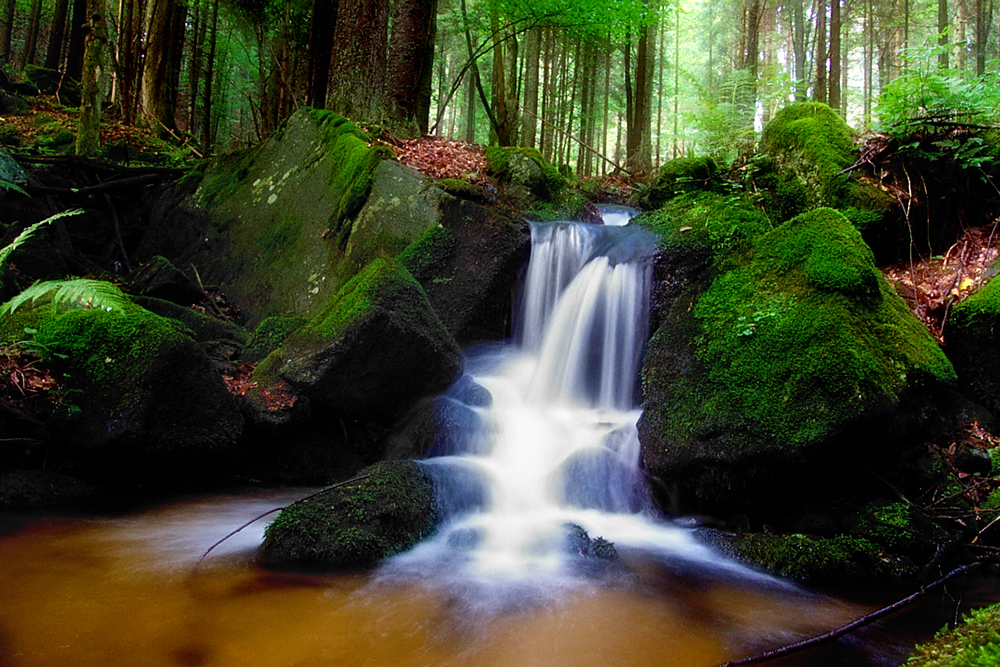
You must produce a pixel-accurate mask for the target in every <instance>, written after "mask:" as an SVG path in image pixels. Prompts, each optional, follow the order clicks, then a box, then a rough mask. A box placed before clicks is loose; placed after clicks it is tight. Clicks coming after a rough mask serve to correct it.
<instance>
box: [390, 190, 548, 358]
mask: <svg viewBox="0 0 1000 667" xmlns="http://www.w3.org/2000/svg"><path fill="white" fill-rule="evenodd" d="M530 247H531V232H530V230H529V229H528V224H527V223H526V222H524V221H523V220H515V219H514V218H512V217H510V216H508V215H506V214H504V213H503V212H501V211H499V210H497V209H496V208H490V207H486V206H481V205H479V204H477V203H475V202H471V201H468V200H462V199H455V198H449V199H447V200H445V201H444V202H443V203H442V217H441V224H440V225H439V226H436V227H433V228H431V229H429V230H428V231H427V232H425V233H424V235H423V236H422V237H421V238H420V239H419V240H418V241H417V242H415V243H413V244H412V245H410V246H409V247H408V248H407V249H406V250H405V251H404V252H403V253H402V254H401V255H400V257H399V259H400V262H402V264H403V265H404V266H405V267H406V268H407V269H408V270H409V271H410V273H412V274H413V277H414V278H416V279H417V281H418V282H419V283H420V284H421V286H422V287H423V288H424V291H425V292H426V293H427V297H428V299H430V302H431V305H432V306H433V307H434V311H435V312H436V313H437V314H438V317H440V318H441V321H442V322H443V323H444V325H445V327H447V328H448V331H450V332H451V333H452V335H453V336H455V338H456V339H457V340H458V341H459V343H461V344H462V345H469V344H472V343H476V342H481V341H484V340H497V339H500V338H503V337H504V336H507V335H509V334H510V317H511V313H512V312H513V297H514V289H513V288H514V286H515V285H516V283H517V276H518V273H519V271H520V270H521V267H522V265H523V264H524V261H525V259H526V258H527V255H528V252H529V251H530Z"/></svg>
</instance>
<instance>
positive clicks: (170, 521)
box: [0, 490, 994, 667]
mask: <svg viewBox="0 0 1000 667" xmlns="http://www.w3.org/2000/svg"><path fill="white" fill-rule="evenodd" d="M304 493H305V492H304V491H302V490H293V491H286V492H280V493H267V494H244V495H229V496H213V497H209V498H199V499H189V500H185V501H182V502H177V503H172V504H167V505H163V506H160V507H156V508H153V509H149V510H146V511H142V512H137V513H134V514H130V515H127V516H118V517H85V518H79V517H77V518H59V517H44V518H43V517H37V516H35V517H15V516H10V515H7V516H6V517H4V520H3V522H2V523H0V531H2V532H0V665H4V666H10V667H48V666H52V667H56V666H58V667H64V666H67V665H74V666H79V667H85V666H89V665H93V666H95V667H97V666H100V667H112V666H116V665H121V666H126V665H127V666H129V667H136V666H150V667H161V666H162V667H166V666H201V665H206V666H208V665H211V666H219V667H223V666H229V665H232V666H237V665H239V666H247V665H252V666H257V665H260V666H271V665H274V666H278V665H288V666H296V667H297V666H303V667H304V666H323V665H368V666H372V667H377V666H383V665H385V666H388V665H393V666H396V665H413V666H431V665H483V666H493V665H496V666H500V665H539V666H543V665H574V666H575V665H601V666H610V665H621V666H630V665H651V664H661V665H674V666H678V667H680V666H687V665H690V666H696V665H698V666H700V665H706V666H707V665H717V664H719V663H722V662H725V661H727V660H734V659H737V658H740V657H744V656H747V655H751V654H753V653H756V652H757V651H759V650H762V649H764V648H768V647H773V646H776V645H780V644H783V643H786V642H790V641H794V640H796V639H800V638H802V637H805V636H809V635H812V634H817V633H819V632H823V631H825V630H828V629H830V628H833V627H836V626H839V625H841V624H843V623H845V622H847V621H849V620H851V619H853V618H855V617H857V616H860V615H861V614H863V613H865V612H866V611H869V610H871V609H873V608H874V607H875V605H876V601H875V600H874V597H872V596H869V597H872V599H870V600H869V601H868V602H866V603H857V602H849V601H845V600H843V599H838V598H836V597H833V596H829V595H821V594H816V593H810V592H807V591H803V590H801V589H793V588H788V587H769V586H764V587H761V586H746V585H741V584H739V583H734V582H728V583H727V582H711V581H702V582H698V583H696V584H692V583H691V582H689V581H685V580H684V579H683V575H682V576H681V577H677V576H675V575H670V576H664V575H661V574H657V573H652V574H651V573H649V572H643V571H642V567H641V566H640V567H638V569H637V570H636V572H634V573H633V576H631V577H630V578H629V580H630V581H631V583H628V584H623V583H622V582H621V581H617V582H614V583H601V582H598V581H594V582H588V583H582V584H580V585H579V586H573V587H568V588H564V589H563V590H560V591H559V592H558V593H557V594H555V595H553V596H552V597H550V598H548V599H546V600H545V601H544V602H541V603H535V604H525V605H524V606H523V608H517V609H505V610H503V611H501V612H498V613H494V614H483V615H474V616H470V615H469V614H468V609H467V607H465V606H463V605H462V604H460V600H458V598H460V597H461V594H462V593H461V591H456V590H447V591H446V590H443V589H436V588H435V587H434V586H432V585H427V584H428V582H406V581H393V580H391V578H390V579H388V580H386V578H385V577H379V576H378V575H377V574H372V573H364V574H350V575H331V574H315V573H312V574H309V573H290V572H274V571H270V570H267V569H264V568H262V567H260V566H259V565H258V564H257V563H256V562H255V559H254V553H255V549H256V547H257V545H258V544H259V541H260V538H261V535H262V531H263V526H262V525H263V523H265V522H264V521H262V522H259V523H258V524H255V525H254V526H252V527H251V528H248V529H246V530H244V531H242V532H240V533H238V534H237V535H236V536H234V537H233V538H232V539H230V540H227V541H226V542H224V543H223V544H222V545H220V546H219V547H218V548H216V549H215V550H214V551H213V552H212V553H211V554H210V555H209V556H208V557H207V558H206V559H205V560H204V561H203V562H202V563H201V564H200V565H198V560H199V558H200V556H201V555H202V554H203V553H204V552H205V550H206V549H208V548H209V547H210V546H211V545H212V544H214V543H215V542H216V541H217V540H218V539H219V538H221V537H222V536H224V535H226V534H227V533H228V532H229V531H231V530H233V529H235V528H236V527H238V526H239V525H240V524H242V523H243V522H244V521H246V520H248V519H250V518H252V517H254V516H256V515H258V514H260V513H262V512H264V511H266V510H268V509H270V508H273V507H276V506H280V505H283V504H286V503H288V502H290V501H291V500H293V499H294V498H296V497H299V496H301V495H304ZM993 587H994V583H993V582H992V581H990V582H989V583H988V584H982V585H980V586H979V588H980V589H984V590H985V593H984V591H983V590H980V592H979V593H978V595H982V594H985V595H988V594H989V592H990V591H991V590H993ZM954 594H955V593H954V590H953V591H952V595H954ZM883 597H887V596H886V595H883ZM936 597H937V598H940V601H939V602H932V604H929V605H927V607H928V608H931V607H933V608H934V609H937V611H936V612H934V611H933V610H932V611H928V610H927V609H924V610H923V611H921V610H920V609H916V610H912V611H910V610H908V611H907V612H904V614H902V615H897V617H894V618H897V619H898V620H896V621H893V620H890V621H888V622H885V623H880V624H878V625H876V626H875V627H874V628H871V629H869V630H866V632H864V633H861V634H858V635H854V636H852V637H850V638H848V639H847V640H842V641H840V642H837V643H836V644H833V645H827V646H824V647H823V648H822V649H818V650H814V651H812V652H810V653H805V654H799V655H798V656H795V657H792V658H787V659H785V660H783V661H781V662H774V663H771V664H776V665H785V666H790V665H834V664H844V665H855V664H870V665H882V664H898V662H899V661H900V660H901V659H902V656H903V655H905V653H906V652H907V651H908V650H909V647H910V646H912V643H913V641H915V640H916V639H917V638H919V637H922V636H926V634H927V633H928V632H932V631H933V629H934V628H936V627H939V626H940V625H941V623H943V622H944V621H945V620H947V617H948V616H949V615H950V614H951V613H953V607H954V605H953V604H952V603H951V602H950V601H949V599H947V598H946V596H936ZM907 614H909V615H910V616H909V617H908V616H907ZM935 614H936V615H935ZM893 623H895V626H894V625H893ZM896 626H898V627H896ZM900 628H902V629H900Z"/></svg>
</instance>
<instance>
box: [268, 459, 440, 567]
mask: <svg viewBox="0 0 1000 667" xmlns="http://www.w3.org/2000/svg"><path fill="white" fill-rule="evenodd" d="M435 521H436V508H435V503H434V488H433V485H432V482H431V479H430V477H429V476H428V475H427V473H426V472H425V471H424V470H423V468H421V467H420V465H419V464H418V463H416V462H414V461H410V460H403V461H383V462H382V463H379V464H377V465H374V466H372V467H370V468H366V469H364V470H362V471H361V472H359V473H358V474H357V475H356V476H355V477H354V478H353V479H351V480H348V481H346V482H342V483H340V484H338V485H336V486H334V487H331V488H329V489H326V490H324V491H322V492H320V493H318V494H316V495H314V496H311V497H309V498H304V499H302V500H300V501H298V502H296V503H293V504H292V505H289V506H288V507H286V508H285V509H283V510H282V511H281V514H279V515H278V518H276V519H275V520H274V521H273V522H272V523H271V524H270V525H269V526H268V527H267V531H266V533H265V535H264V545H263V550H262V557H263V560H264V562H265V563H267V564H269V565H276V566H288V565H308V566H318V567H323V568H329V569H353V568H363V567H370V566H371V565H374V564H375V563H376V562H378V561H379V560H382V559H384V558H388V557H390V556H393V555H395V554H397V553H399V552H401V551H404V550H406V549H408V548H410V547H412V546H413V545H415V544H416V543H417V542H418V541H419V540H421V539H423V538H424V537H426V536H428V535H429V534H430V533H431V532H432V531H433V530H434V526H435Z"/></svg>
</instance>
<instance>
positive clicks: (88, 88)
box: [76, 0, 107, 155]
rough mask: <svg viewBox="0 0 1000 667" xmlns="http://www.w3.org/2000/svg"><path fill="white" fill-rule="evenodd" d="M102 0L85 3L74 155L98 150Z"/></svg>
mask: <svg viewBox="0 0 1000 667" xmlns="http://www.w3.org/2000/svg"><path fill="white" fill-rule="evenodd" d="M102 4H104V3H103V0H89V1H88V2H87V5H88V10H89V12H88V13H89V14H90V21H89V24H88V30H87V33H86V34H87V39H86V48H85V49H84V56H83V75H82V80H81V82H80V84H81V86H80V88H81V93H80V118H79V121H78V124H77V130H76V154H77V155H93V154H94V153H96V152H97V150H98V149H99V148H100V147H101V81H100V73H101V69H102V61H103V59H104V44H105V43H106V42H107V29H106V28H105V25H104V24H105V21H104V8H103V7H102V6H101V5H102Z"/></svg>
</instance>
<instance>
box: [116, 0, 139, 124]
mask: <svg viewBox="0 0 1000 667" xmlns="http://www.w3.org/2000/svg"><path fill="white" fill-rule="evenodd" d="M142 9H143V8H142V6H141V4H140V3H138V2H132V0H119V3H118V44H117V58H116V60H117V61H118V69H117V71H116V73H115V83H114V89H113V91H112V100H113V101H114V102H115V103H116V104H118V106H119V107H120V108H121V114H122V119H123V120H124V121H125V124H127V125H131V124H132V123H133V122H135V116H136V101H137V97H138V96H137V94H136V92H137V89H138V87H139V86H138V84H139V77H140V74H141V73H140V68H139V62H138V57H137V53H138V51H139V41H140V39H141V37H140V35H141V34H142V26H141V23H142Z"/></svg>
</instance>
